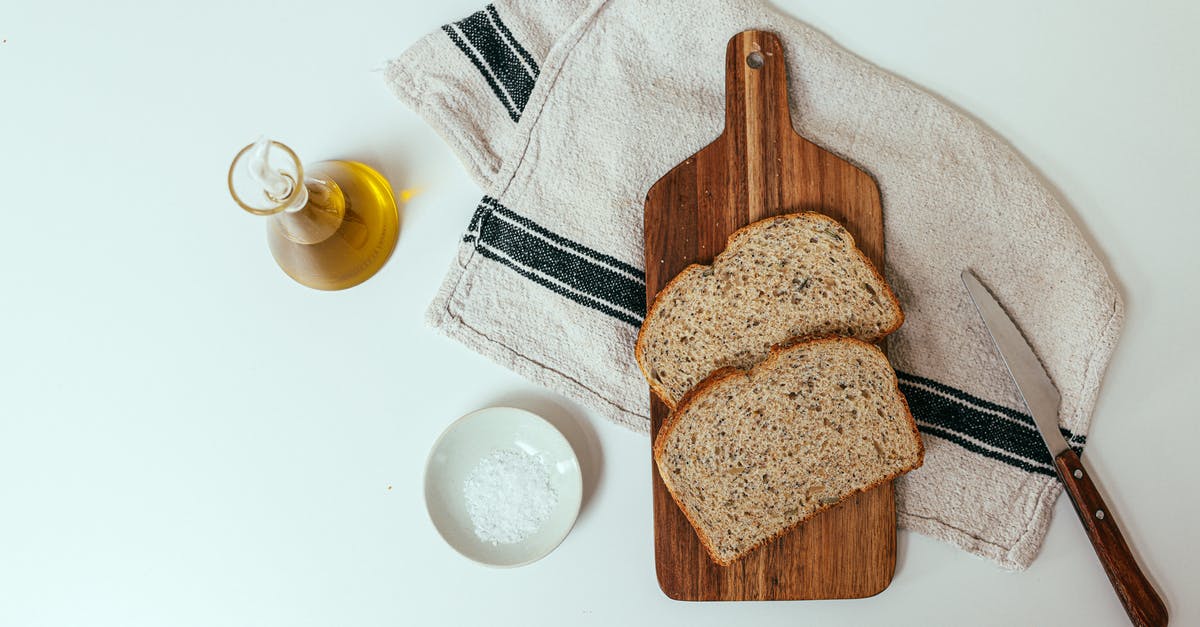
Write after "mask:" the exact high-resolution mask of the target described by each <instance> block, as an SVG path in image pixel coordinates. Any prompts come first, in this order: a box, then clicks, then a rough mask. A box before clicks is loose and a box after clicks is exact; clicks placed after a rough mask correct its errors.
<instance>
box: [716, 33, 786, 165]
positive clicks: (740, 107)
mask: <svg viewBox="0 0 1200 627" xmlns="http://www.w3.org/2000/svg"><path fill="white" fill-rule="evenodd" d="M725 134H726V136H727V138H728V139H731V140H734V141H738V140H740V141H738V143H739V144H741V143H743V142H745V143H757V142H761V141H762V138H773V139H777V138H780V137H785V138H789V139H790V138H791V137H793V136H797V133H796V131H795V128H794V127H793V126H792V117H791V113H790V109H789V108H788V90H787V62H786V60H785V58H784V56H783V44H781V43H780V41H779V37H777V36H776V35H775V34H774V33H768V32H766V31H761V30H747V31H742V32H740V33H738V34H737V35H734V36H733V38H732V39H730V40H729V44H728V46H727V48H726V54H725Z"/></svg>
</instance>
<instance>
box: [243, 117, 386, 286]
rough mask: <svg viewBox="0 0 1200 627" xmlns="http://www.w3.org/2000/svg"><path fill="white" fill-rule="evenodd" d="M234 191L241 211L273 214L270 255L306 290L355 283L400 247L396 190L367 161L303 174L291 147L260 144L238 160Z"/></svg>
mask: <svg viewBox="0 0 1200 627" xmlns="http://www.w3.org/2000/svg"><path fill="white" fill-rule="evenodd" d="M229 191H230V193H231V194H232V195H233V198H234V200H235V201H236V202H237V203H238V205H239V206H241V207H242V209H245V210H246V211H248V212H249V213H252V214H255V215H260V216H267V217H268V219H267V243H268V245H269V246H270V249H271V255H272V256H274V257H275V261H276V263H278V264H279V267H280V268H282V269H283V271H284V272H285V273H287V275H288V276H290V277H292V278H293V279H295V280H296V281H297V282H299V283H301V284H303V285H307V286H308V287H312V288H315V289H319V290H341V289H345V288H348V287H353V286H355V285H358V284H359V283H362V282H363V281H365V280H367V279H369V278H371V276H372V275H374V274H375V273H376V272H378V271H379V269H380V268H382V267H383V264H384V263H385V262H387V260H388V257H390V256H391V254H392V250H393V249H394V248H395V247H396V239H397V236H398V235H399V226H400V214H399V209H398V207H397V205H396V199H395V197H394V196H393V194H392V188H391V186H390V185H389V184H388V182H387V180H386V179H384V178H383V176H382V175H381V174H379V173H378V172H376V171H375V170H374V169H372V168H370V167H368V166H366V165H364V164H362V163H358V162H355V161H321V162H319V163H315V164H313V165H312V166H311V167H310V168H307V169H306V168H304V166H303V165H302V164H301V162H300V159H299V158H298V157H297V156H296V153H295V152H293V151H292V150H291V149H290V148H288V147H287V146H286V145H284V144H282V143H280V142H275V141H268V140H259V141H258V142H255V143H253V144H250V145H249V146H246V147H245V148H243V149H242V150H241V151H240V152H239V153H238V154H237V156H236V157H234V160H233V164H232V165H231V166H230V168H229Z"/></svg>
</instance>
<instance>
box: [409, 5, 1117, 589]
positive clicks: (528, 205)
mask: <svg viewBox="0 0 1200 627" xmlns="http://www.w3.org/2000/svg"><path fill="white" fill-rule="evenodd" d="M749 28H756V29H763V30H769V31H772V32H774V33H777V34H778V35H779V36H780V38H781V40H782V42H783V46H784V51H785V54H786V56H787V63H788V73H789V92H790V97H791V106H792V119H793V122H794V124H795V127H796V130H797V131H799V132H800V134H801V135H803V136H805V137H806V138H808V139H810V140H812V141H814V142H816V143H817V144H819V145H821V146H822V147H824V148H825V149H827V150H830V151H832V152H835V153H837V154H839V155H841V156H842V157H844V158H846V159H848V160H850V161H851V162H853V163H855V164H856V165H858V166H859V167H861V168H863V169H864V170H866V171H867V172H870V173H871V174H872V175H873V176H874V177H875V178H876V180H877V181H878V182H879V187H880V191H881V192H882V197H883V211H884V223H885V238H886V242H887V245H886V249H887V252H886V264H885V265H886V267H885V269H884V270H885V275H886V277H887V279H888V281H889V283H891V285H892V287H893V288H894V290H895V291H896V293H897V295H898V296H899V298H900V301H901V303H902V305H903V307H904V311H905V312H906V315H907V321H906V322H905V324H904V326H903V327H902V328H901V329H900V330H898V331H897V332H896V333H895V334H893V335H892V336H891V339H890V340H889V343H888V348H889V353H890V357H891V360H892V363H893V365H894V366H895V367H896V370H897V372H898V375H899V378H900V382H901V389H902V390H903V391H904V393H905V395H906V396H907V398H908V401H909V404H910V406H911V407H912V410H913V414H914V416H915V417H916V419H917V423H918V425H919V427H920V430H921V433H922V436H923V439H924V441H925V446H926V451H927V452H926V457H925V465H924V467H922V468H921V469H920V470H917V471H915V472H913V473H910V474H909V475H907V476H906V477H904V478H902V479H900V480H899V481H898V482H897V508H898V516H899V523H900V525H901V526H903V527H905V528H908V529H912V530H915V531H918V532H921V533H924V534H927V535H930V536H932V537H935V538H939V539H942V540H944V541H946V542H950V543H952V544H954V545H957V546H959V547H961V548H963V549H965V550H967V551H970V552H972V553H976V554H978V555H981V556H984V557H987V558H989V559H992V560H994V561H996V562H998V563H999V564H1000V565H1002V566H1004V567H1007V568H1011V569H1022V568H1025V567H1027V566H1028V565H1029V564H1030V562H1032V560H1033V559H1034V557H1035V556H1036V554H1037V550H1038V547H1039V546H1040V544H1041V541H1042V538H1043V537H1044V536H1045V533H1046V529H1047V527H1048V525H1049V520H1050V513H1051V510H1052V507H1053V504H1054V500H1055V499H1056V498H1057V496H1058V494H1059V492H1060V491H1061V487H1060V484H1059V482H1058V481H1057V479H1056V478H1055V476H1054V471H1053V470H1052V467H1051V465H1050V457H1049V455H1048V453H1047V452H1046V449H1045V447H1044V446H1043V444H1042V442H1041V440H1040V437H1039V435H1038V433H1037V431H1036V430H1035V428H1034V425H1033V421H1032V419H1031V418H1030V416H1028V415H1027V413H1026V411H1025V409H1024V406H1023V404H1022V403H1021V400H1020V397H1019V396H1018V394H1017V391H1016V388H1015V386H1014V384H1013V383H1012V380H1011V379H1010V378H1009V376H1008V374H1007V372H1006V371H1005V369H1004V366H1003V364H1002V362H1001V361H1000V360H999V357H998V356H997V355H996V354H995V352H994V350H993V348H992V346H991V344H990V341H989V339H988V336H987V334H986V331H985V329H984V327H983V325H982V322H981V321H980V319H979V317H978V315H977V314H976V313H975V310H974V308H973V306H972V304H971V301H970V300H969V299H968V297H967V294H966V292H965V291H964V289H963V286H962V284H961V282H960V280H959V273H960V272H961V271H962V270H963V269H964V268H971V269H973V270H974V271H975V272H976V274H977V275H978V276H979V278H980V279H981V280H982V281H983V282H984V284H985V285H987V286H988V287H989V288H990V289H991V290H992V292H993V293H994V294H995V295H996V297H997V298H998V299H999V300H1000V301H1001V302H1002V303H1004V304H1005V305H1006V307H1007V309H1008V311H1009V313H1010V314H1011V315H1012V317H1013V318H1014V320H1015V321H1016V322H1017V324H1018V325H1019V326H1020V327H1021V328H1022V329H1023V331H1024V333H1025V335H1026V337H1027V338H1028V340H1029V341H1030V343H1031V344H1032V345H1033V347H1034V349H1035V350H1036V351H1037V354H1038V356H1039V357H1040V358H1041V360H1042V362H1043V364H1044V365H1045V366H1046V369H1047V371H1048V372H1049V374H1050V377H1051V378H1052V379H1053V380H1054V383H1055V384H1056V385H1057V386H1058V388H1059V390H1060V392H1061V394H1062V406H1061V409H1060V420H1061V426H1062V428H1063V430H1064V433H1065V434H1066V436H1067V437H1068V438H1069V441H1070V443H1071V444H1072V446H1074V447H1076V448H1077V449H1078V448H1081V447H1082V446H1083V444H1084V441H1085V435H1086V433H1087V428H1088V423H1089V420H1090V416H1091V411H1092V408H1093V406H1094V405H1095V402H1096V395H1097V391H1098V389H1099V385H1100V379H1101V376H1102V375H1103V373H1104V369H1105V367H1106V365H1107V363H1108V360H1109V357H1110V355H1111V353H1112V350H1113V347H1114V344H1115V342H1116V339H1117V336H1118V334H1119V332H1120V327H1121V322H1122V318H1123V308H1122V303H1121V299H1120V296H1119V294H1118V293H1117V290H1116V289H1115V288H1114V287H1113V285H1112V283H1111V282H1110V281H1109V278H1108V276H1107V274H1106V272H1105V269H1104V267H1103V265H1102V264H1101V263H1100V261H1099V260H1098V259H1097V258H1096V256H1095V255H1094V254H1093V253H1092V251H1091V250H1089V248H1088V245H1087V243H1086V242H1085V240H1084V239H1083V237H1082V236H1081V235H1080V233H1079V231H1078V230H1077V229H1076V227H1075V225H1074V224H1073V223H1072V222H1071V220H1070V219H1069V218H1068V216H1067V215H1066V214H1065V213H1064V211H1063V209H1062V207H1061V206H1060V205H1059V203H1058V202H1057V201H1056V199H1055V197H1054V195H1053V194H1052V193H1051V192H1050V191H1049V190H1048V189H1046V186H1045V185H1044V184H1043V183H1042V182H1041V181H1040V180H1039V179H1038V177H1037V176H1036V175H1035V174H1034V173H1033V172H1032V171H1031V170H1030V168H1029V166H1027V165H1026V164H1025V163H1024V162H1023V161H1022V159H1021V158H1020V157H1019V156H1018V155H1017V154H1016V153H1015V152H1014V151H1013V150H1012V149H1011V148H1010V147H1009V146H1007V145H1006V144H1005V143H1004V142H1003V141H1002V140H1000V139H999V138H997V137H996V136H994V135H993V134H991V133H990V132H988V131H987V130H986V129H984V128H981V127H980V125H979V124H977V123H976V122H974V121H972V120H971V119H970V118H969V117H968V116H967V115H965V114H963V113H962V112H960V111H958V110H956V109H955V108H953V107H952V106H950V105H947V104H946V103H944V102H942V101H941V100H939V99H938V98H936V97H934V96H932V95H930V94H929V93H926V92H924V91H922V90H921V89H920V88H918V87H915V86H913V85H912V84H910V83H907V82H905V81H904V80H902V79H900V78H897V77H895V76H893V75H891V74H888V73H887V72H886V71H883V70H881V69H880V68H878V67H876V66H874V65H872V64H871V63H869V62H867V61H864V60H863V59H860V58H858V57H856V56H854V54H852V53H850V52H848V51H846V50H844V49H842V48H841V47H839V46H838V45H837V44H836V43H834V42H832V41H831V40H830V39H829V38H827V37H826V36H824V35H822V34H820V33H818V32H817V31H815V30H814V29H812V28H811V27H809V26H807V25H805V24H803V23H801V22H798V21H796V20H794V19H792V18H789V17H786V16H783V15H780V14H778V13H776V12H774V11H773V10H771V9H770V8H769V7H767V6H766V5H765V4H763V3H762V2H759V1H757V0H687V1H686V2H685V1H682V0H657V1H655V2H645V1H641V0H498V1H497V2H495V3H494V4H491V5H488V6H487V7H485V8H483V9H482V10H480V11H479V12H477V13H474V14H472V15H469V16H466V17H464V18H463V19H461V20H460V21H457V22H453V23H451V24H447V25H445V26H444V27H442V28H441V29H439V30H437V31H436V32H434V33H432V34H430V35H428V36H426V37H424V38H423V39H421V40H419V41H417V42H416V43H415V44H413V45H412V46H411V47H410V48H409V49H408V50H407V51H405V52H404V53H403V54H402V55H401V56H400V57H399V58H397V59H395V60H393V61H391V62H390V63H389V64H388V66H387V69H386V71H385V77H386V81H387V82H388V84H389V85H390V87H391V89H392V90H393V92H394V93H395V94H396V96H397V97H398V98H400V99H401V100H402V101H404V102H405V103H407V104H408V105H409V106H410V107H412V108H413V109H415V110H416V111H417V112H418V113H419V114H420V115H421V116H423V117H424V118H425V119H426V120H428V121H429V123H430V124H432V125H433V126H434V127H436V129H437V130H438V131H439V132H440V134H441V135H442V136H443V137H444V138H445V139H446V141H447V142H449V143H450V145H451V146H452V147H453V149H454V150H455V151H456V152H457V154H458V156H459V157H460V159H461V160H462V162H463V164H464V165H465V166H466V168H467V170H468V171H469V172H470V174H471V175H472V176H473V177H474V178H475V180H476V181H478V183H479V185H480V186H481V187H482V188H483V191H484V193H485V194H486V195H485V196H483V199H482V200H481V201H480V202H479V205H478V206H477V207H476V208H475V210H474V213H473V214H471V215H470V218H469V223H468V225H467V227H466V230H465V233H464V234H463V236H462V239H461V241H460V242H459V244H458V251H457V255H456V257H455V259H454V261H453V263H452V265H451V268H450V271H449V273H448V275H447V277H446V279H445V282H444V284H443V286H442V288H441V290H440V292H439V293H438V294H437V296H436V298H435V300H434V302H433V303H432V305H431V306H430V309H429V315H428V319H429V321H430V323H431V324H432V325H433V326H434V327H436V328H438V329H440V330H441V331H442V332H444V333H446V334H447V335H449V336H450V337H453V338H455V339H457V340H458V341H461V342H463V343H464V344H466V345H467V346H469V347H471V348H472V349H474V350H476V351H479V352H480V353H483V354H485V355H487V356H489V357H491V358H492V359H494V360H496V361H498V362H499V363H501V364H503V365H505V366H507V367H509V368H511V369H513V370H515V371H517V372H519V373H521V374H523V375H524V376H526V377H528V378H529V379H532V380H533V381H535V382H538V383H541V384H544V385H546V386H548V387H550V388H553V389H555V390H558V391H559V392H561V393H563V394H566V395H568V396H570V397H573V398H574V399H577V400H578V401H580V402H581V403H584V404H586V405H588V406H591V407H593V408H594V409H596V410H597V411H599V412H600V413H602V414H603V415H605V416H607V417H609V418H611V419H613V420H615V421H617V422H619V423H621V424H623V425H626V426H628V427H630V428H633V429H637V430H641V431H646V430H648V428H649V419H648V413H649V396H648V391H647V387H646V383H645V381H644V380H643V379H642V377H641V374H640V373H639V371H638V368H637V366H636V364H635V362H634V358H633V345H634V340H635V338H636V335H637V330H638V325H639V324H640V322H641V319H642V317H643V315H644V314H645V311H646V308H645V302H644V289H645V287H644V275H643V272H642V267H643V266H642V219H643V218H642V203H643V200H644V198H645V195H646V191H647V190H648V189H649V187H650V186H651V184H653V183H654V181H656V180H657V179H658V178H659V177H660V176H662V175H663V174H664V173H665V172H666V171H667V170H668V169H670V168H671V167H672V166H674V165H675V164H676V163H679V162H680V161H683V160H684V159H686V158H687V157H688V156H689V155H691V154H693V153H695V152H696V151H697V150H699V149H700V148H702V147H704V146H705V145H707V144H708V143H709V142H711V141H712V140H714V139H715V138H716V137H717V136H718V135H719V134H720V133H721V129H722V125H723V123H724V94H723V91H724V85H725V80H724V69H725V59H724V56H725V44H726V42H727V41H728V40H729V38H730V37H732V36H733V35H734V34H736V33H738V32H739V31H742V30H745V29H749ZM468 213H469V210H468V209H466V208H464V221H467V215H468Z"/></svg>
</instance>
